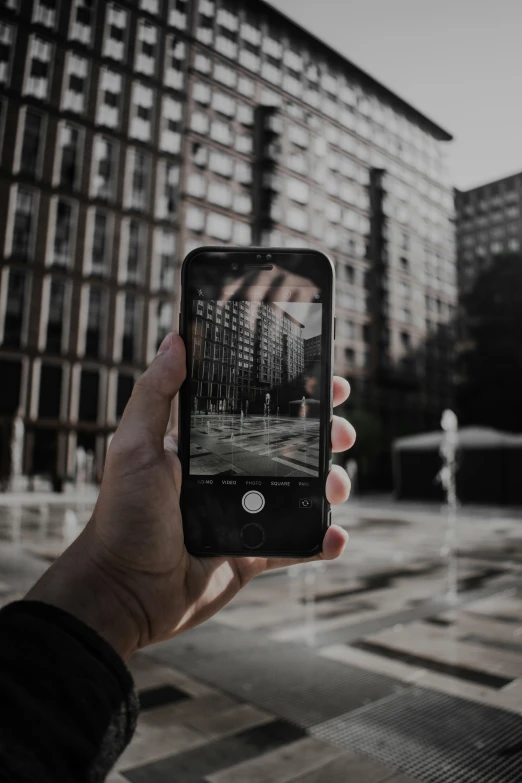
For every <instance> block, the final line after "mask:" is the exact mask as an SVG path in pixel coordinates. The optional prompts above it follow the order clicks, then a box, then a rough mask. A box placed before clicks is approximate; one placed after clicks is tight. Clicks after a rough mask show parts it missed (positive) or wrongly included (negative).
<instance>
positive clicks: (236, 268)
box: [232, 264, 238, 272]
mask: <svg viewBox="0 0 522 783" xmlns="http://www.w3.org/2000/svg"><path fill="white" fill-rule="evenodd" d="M237 270H238V265H237V264H232V271H233V272H237Z"/></svg>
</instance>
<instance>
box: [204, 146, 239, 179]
mask: <svg viewBox="0 0 522 783" xmlns="http://www.w3.org/2000/svg"><path fill="white" fill-rule="evenodd" d="M209 168H210V169H211V170H212V171H215V172H216V174H221V176H222V177H231V176H232V172H233V171H234V159H233V158H232V157H231V156H230V155H226V154H225V153H224V152H217V151H215V150H214V151H212V152H211V153H210V157H209Z"/></svg>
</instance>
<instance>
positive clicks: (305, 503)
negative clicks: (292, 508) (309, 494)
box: [299, 498, 312, 508]
mask: <svg viewBox="0 0 522 783" xmlns="http://www.w3.org/2000/svg"><path fill="white" fill-rule="evenodd" d="M299 508H312V501H311V500H310V498H299Z"/></svg>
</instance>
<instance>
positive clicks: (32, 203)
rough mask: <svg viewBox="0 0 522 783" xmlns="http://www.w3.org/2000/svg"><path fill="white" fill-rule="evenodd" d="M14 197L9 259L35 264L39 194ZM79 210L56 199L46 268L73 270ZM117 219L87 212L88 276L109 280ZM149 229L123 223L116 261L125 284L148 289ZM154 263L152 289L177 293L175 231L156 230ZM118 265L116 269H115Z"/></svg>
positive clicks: (21, 192)
mask: <svg viewBox="0 0 522 783" xmlns="http://www.w3.org/2000/svg"><path fill="white" fill-rule="evenodd" d="M12 194H13V198H12V201H11V208H10V212H9V221H8V231H7V233H6V248H5V254H6V256H8V257H9V256H10V257H12V258H13V259H15V260H24V261H28V260H31V259H32V258H33V257H35V255H36V246H35V245H36V237H35V233H36V225H37V195H36V193H35V192H34V191H31V190H27V189H25V188H23V187H21V186H18V187H16V186H15V187H13V189H12ZM77 222H78V205H77V203H76V202H73V201H70V200H68V199H64V198H61V197H56V198H55V199H53V200H52V202H51V216H50V221H49V232H48V234H49V236H48V240H47V245H45V243H43V244H42V245H39V248H38V252H41V251H40V248H41V247H43V248H44V251H43V253H42V255H43V257H44V260H45V264H46V265H48V266H57V267H69V268H70V267H72V266H73V264H74V260H75V253H76V244H77V243H76V234H77ZM113 230H114V216H113V215H112V214H111V213H109V212H106V211H105V210H102V209H99V208H92V209H91V210H89V211H88V213H87V233H86V241H85V247H84V258H83V270H84V272H85V274H91V275H101V276H108V275H109V274H110V272H111V260H112V258H113V254H112V246H113ZM148 232H149V227H148V225H147V224H145V223H143V222H141V221H139V220H137V219H135V218H124V219H123V220H122V223H121V233H120V237H119V256H117V257H116V258H115V260H114V261H113V262H112V264H113V269H115V271H116V269H117V276H118V279H119V280H120V282H127V283H132V284H144V283H145V282H146V281H145V275H146V272H147V270H146V261H147V258H148V257H149V251H148ZM152 257H153V262H152V276H151V280H150V285H151V287H152V289H153V290H158V289H160V290H172V287H173V285H174V272H175V259H176V235H175V233H174V232H173V231H172V230H171V229H166V228H156V229H155V230H154V236H153V253H152ZM114 265H116V267H115V266H114Z"/></svg>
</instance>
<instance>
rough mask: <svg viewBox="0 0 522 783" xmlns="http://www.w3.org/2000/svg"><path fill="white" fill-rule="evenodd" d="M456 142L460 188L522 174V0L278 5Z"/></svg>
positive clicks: (287, 0) (297, 1) (347, 0)
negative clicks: (421, 113) (436, 124)
mask: <svg viewBox="0 0 522 783" xmlns="http://www.w3.org/2000/svg"><path fill="white" fill-rule="evenodd" d="M270 2H271V4H272V5H273V6H275V7H276V8H278V9H279V10H280V11H282V12H283V13H285V14H286V15H287V16H289V17H291V18H293V19H294V20H295V21H297V22H298V23H299V24H301V26H302V27H305V28H307V29H308V30H311V31H313V32H314V34H315V35H316V36H317V37H319V38H322V39H323V40H324V41H326V42H327V43H328V44H330V46H333V47H334V48H335V49H337V50H338V51H339V52H341V53H342V54H343V55H344V56H346V57H347V58H348V59H350V60H352V61H353V62H354V63H355V64H356V65H358V66H359V67H360V68H363V69H364V70H365V71H368V73H370V74H371V75H372V76H374V77H375V78H376V79H378V80H379V81H381V82H383V83H384V84H385V85H386V86H387V87H389V88H390V89H392V90H393V91H394V92H396V93H398V94H399V95H400V96H401V97H402V98H404V99H405V100H407V101H409V102H410V103H412V104H413V105H414V106H415V107H416V108H418V109H419V110H420V111H422V112H423V113H424V114H426V115H427V116H428V117H430V119H432V120H434V121H435V122H436V123H438V124H439V125H442V127H443V128H445V129H446V130H448V131H449V132H450V133H452V134H453V136H454V137H455V140H454V141H453V142H451V143H450V144H451V153H450V156H449V164H450V169H451V172H452V175H453V182H454V184H455V185H456V186H457V187H459V188H467V187H473V186H474V185H478V184H481V183H483V182H487V181H488V180H491V179H498V178H500V177H503V176H506V175H507V174H511V173H514V172H516V171H522V130H521V129H522V89H521V86H522V44H521V32H522V2H521V1H520V0H437V2H434V0H270Z"/></svg>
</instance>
